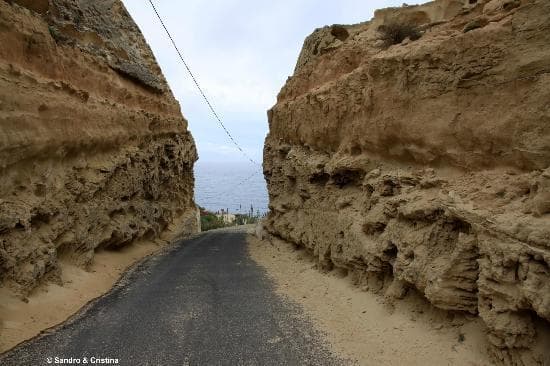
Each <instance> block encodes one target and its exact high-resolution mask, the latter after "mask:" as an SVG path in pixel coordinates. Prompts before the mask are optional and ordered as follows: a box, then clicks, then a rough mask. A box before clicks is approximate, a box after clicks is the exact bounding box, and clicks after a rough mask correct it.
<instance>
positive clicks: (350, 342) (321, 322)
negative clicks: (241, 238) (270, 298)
mask: <svg viewBox="0 0 550 366" xmlns="http://www.w3.org/2000/svg"><path fill="white" fill-rule="evenodd" d="M248 241H249V252H250V255H251V257H252V258H253V259H254V260H255V261H256V262H257V263H258V264H260V265H261V266H263V267H264V268H265V269H266V270H267V272H268V274H269V275H270V277H271V278H272V279H273V280H274V281H275V283H276V286H277V291H278V293H279V294H280V295H282V296H285V297H287V298H289V299H290V300H291V301H294V302H297V303H299V304H300V305H301V306H303V308H304V309H305V310H306V312H307V313H308V314H310V315H311V317H312V319H313V321H314V323H315V324H316V325H317V326H318V328H319V330H320V331H321V332H322V333H325V334H326V336H327V339H328V341H329V342H330V343H331V347H332V348H333V351H334V352H336V353H337V354H339V355H341V357H343V358H347V359H350V360H355V361H356V362H357V363H358V364H360V365H490V364H491V361H490V360H489V359H488V356H487V353H486V349H487V346H488V344H487V341H486V339H485V335H484V328H483V325H482V324H481V322H480V321H479V320H476V319H475V317H471V318H470V319H467V318H464V317H462V316H458V315H455V316H453V315H450V314H448V313H447V312H444V311H441V310H437V309H435V308H433V307H432V306H430V305H429V303H428V302H427V301H426V300H425V299H422V298H421V297H420V296H418V295H417V294H414V293H413V294H410V295H408V296H407V297H406V298H405V299H403V300H399V301H397V302H396V303H395V305H393V304H390V303H389V302H388V301H387V300H385V299H384V298H383V297H382V296H379V295H376V294H373V293H370V292H367V291H362V290H360V289H359V288H358V287H355V286H353V285H352V283H351V281H350V279H349V278H347V277H346V276H344V275H343V274H342V273H338V271H332V272H330V273H327V274H323V273H321V272H320V271H319V270H317V269H316V268H315V266H314V262H313V260H312V258H311V257H310V256H308V255H307V254H306V253H305V251H304V250H296V249H295V248H294V247H293V246H292V245H290V244H287V243H284V242H282V241H279V240H273V241H271V242H270V241H260V240H258V239H257V238H256V237H255V236H252V235H249V239H248Z"/></svg>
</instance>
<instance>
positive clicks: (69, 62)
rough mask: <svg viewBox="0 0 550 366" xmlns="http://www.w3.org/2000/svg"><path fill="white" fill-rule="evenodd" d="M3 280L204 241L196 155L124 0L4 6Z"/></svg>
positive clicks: (36, 277) (0, 20)
mask: <svg viewBox="0 0 550 366" xmlns="http://www.w3.org/2000/svg"><path fill="white" fill-rule="evenodd" d="M0 43H1V44H2V47H1V48H0V281H1V282H2V283H3V284H5V285H8V286H10V287H13V288H15V289H17V290H20V291H23V292H24V291H28V290H30V289H32V288H33V287H35V286H36V285H37V284H38V283H40V281H42V280H43V279H52V280H55V279H56V278H58V276H59V268H58V261H59V260H60V259H63V258H64V259H67V260H70V261H73V262H76V263H78V264H82V265H86V264H89V263H90V261H91V260H92V258H93V255H94V251H97V250H100V249H116V248H119V247H122V246H124V245H128V244H130V243H132V242H133V241H135V240H138V239H141V238H144V239H154V238H156V237H158V236H159V234H160V233H161V232H163V230H165V229H166V228H167V227H168V226H169V225H172V224H174V225H175V224H178V225H180V226H182V227H183V230H185V231H187V232H195V231H197V230H199V227H198V223H197V220H196V207H195V204H194V202H193V185H194V178H193V164H194V162H195V161H196V159H197V154H196V150H195V145H194V141H193V138H192V136H191V134H190V133H189V132H188V131H187V121H186V120H185V119H184V118H183V117H182V115H181V112H180V108H179V104H178V103H177V101H176V100H175V99H174V97H173V95H172V93H171V91H170V90H169V87H168V85H167V83H166V81H165V79H164V77H163V76H162V74H161V71H160V68H159V67H158V65H157V64H156V61H155V59H154V56H153V54H152V52H151V50H150V49H149V47H148V45H147V43H146V42H145V40H144V38H143V36H142V35H141V33H140V31H139V29H138V28H137V26H136V25H135V24H134V22H133V20H132V19H131V18H130V16H129V15H128V13H127V11H126V9H125V8H124V6H123V5H122V3H121V2H120V1H119V0H110V1H90V0H50V1H47V0H44V1H25V0H19V1H3V0H2V1H0Z"/></svg>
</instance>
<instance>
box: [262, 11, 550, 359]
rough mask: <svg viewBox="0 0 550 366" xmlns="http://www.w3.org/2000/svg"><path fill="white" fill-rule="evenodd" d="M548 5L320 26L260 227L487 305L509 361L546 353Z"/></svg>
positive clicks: (281, 113)
mask: <svg viewBox="0 0 550 366" xmlns="http://www.w3.org/2000/svg"><path fill="white" fill-rule="evenodd" d="M549 14H550V2H549V1H547V0H521V1H519V0H492V1H490V2H484V1H475V0H474V1H466V3H463V2H462V1H451V0H446V1H435V2H432V3H428V4H425V5H421V6H404V7H401V8H391V9H385V10H380V11H377V12H376V13H375V17H374V18H373V19H372V20H371V21H370V22H366V23H361V24H357V25H351V26H342V25H334V26H331V27H324V28H321V29H317V30H316V31H315V32H314V33H313V34H312V35H310V36H309V37H308V38H307V39H306V41H305V43H304V48H303V50H302V52H301V54H300V57H299V60H298V63H297V66H296V70H295V73H294V75H293V76H292V77H291V78H289V80H288V81H287V83H286V85H285V86H284V87H283V89H282V90H281V92H280V94H279V96H278V100H277V104H276V105H275V106H274V107H273V109H272V110H270V111H269V113H268V117H269V127H270V132H269V135H268V137H267V139H266V145H265V149H264V173H265V177H266V180H267V182H268V188H269V196H270V214H269V217H268V220H267V222H266V228H267V230H268V231H270V232H271V233H272V234H274V235H277V236H279V237H281V238H283V239H285V240H287V241H291V242H293V243H295V244H297V245H299V246H302V247H305V248H307V249H308V250H310V251H312V253H314V255H315V256H317V257H318V259H319V263H320V265H322V266H324V267H325V268H328V269H330V268H332V267H333V266H336V267H341V268H345V269H347V270H348V271H349V273H351V274H352V275H353V276H354V277H355V279H356V281H357V282H358V283H360V284H362V285H364V286H365V287H368V288H369V289H370V290H373V291H377V292H382V293H384V294H386V295H387V296H393V297H401V296H404V294H405V293H406V291H407V289H416V290H418V291H419V292H421V293H422V294H423V295H424V296H425V297H426V299H427V300H428V301H429V302H430V303H431V304H433V305H434V306H436V307H438V308H441V309H447V310H449V311H461V312H467V313H472V314H479V316H480V317H481V318H482V319H483V320H484V322H485V323H486V325H487V328H488V337H489V339H490V341H491V343H492V344H493V345H494V346H495V347H494V348H493V349H492V351H493V353H494V355H495V357H496V359H499V360H500V361H503V362H505V363H511V364H522V363H525V364H529V363H535V364H536V363H537V362H543V361H541V360H542V358H543V357H548V355H546V356H542V355H540V354H535V353H533V352H531V351H530V350H529V348H530V347H531V346H532V345H533V344H534V343H535V341H536V339H537V338H538V337H541V336H543V333H545V332H548V329H549V328H550V327H549V323H548V322H549V321H550V169H549V166H550V104H549V103H550V16H549Z"/></svg>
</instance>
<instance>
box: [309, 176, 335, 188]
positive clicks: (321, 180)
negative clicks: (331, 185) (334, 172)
mask: <svg viewBox="0 0 550 366" xmlns="http://www.w3.org/2000/svg"><path fill="white" fill-rule="evenodd" d="M329 179H330V175H329V174H327V173H314V174H312V175H311V176H310V177H309V183H311V184H315V185H317V186H324V185H326V184H327V183H328V181H329Z"/></svg>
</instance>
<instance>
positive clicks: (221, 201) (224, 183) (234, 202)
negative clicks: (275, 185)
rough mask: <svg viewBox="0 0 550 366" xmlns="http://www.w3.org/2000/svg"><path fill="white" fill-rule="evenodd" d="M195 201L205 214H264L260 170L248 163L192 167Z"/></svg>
mask: <svg viewBox="0 0 550 366" xmlns="http://www.w3.org/2000/svg"><path fill="white" fill-rule="evenodd" d="M195 202H196V203H197V205H199V206H201V207H204V208H206V209H207V210H209V211H213V212H217V211H220V210H221V209H224V210H227V209H229V212H230V213H233V214H238V213H243V214H246V213H249V212H250V209H251V207H252V208H253V210H254V214H256V213H258V212H259V213H260V214H263V213H266V212H267V211H268V208H267V205H268V197H267V188H266V183H265V180H264V176H263V173H262V169H261V167H257V166H254V165H252V164H251V163H234V162H219V163H214V162H201V161H200V160H199V161H198V162H197V163H196V164H195Z"/></svg>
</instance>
